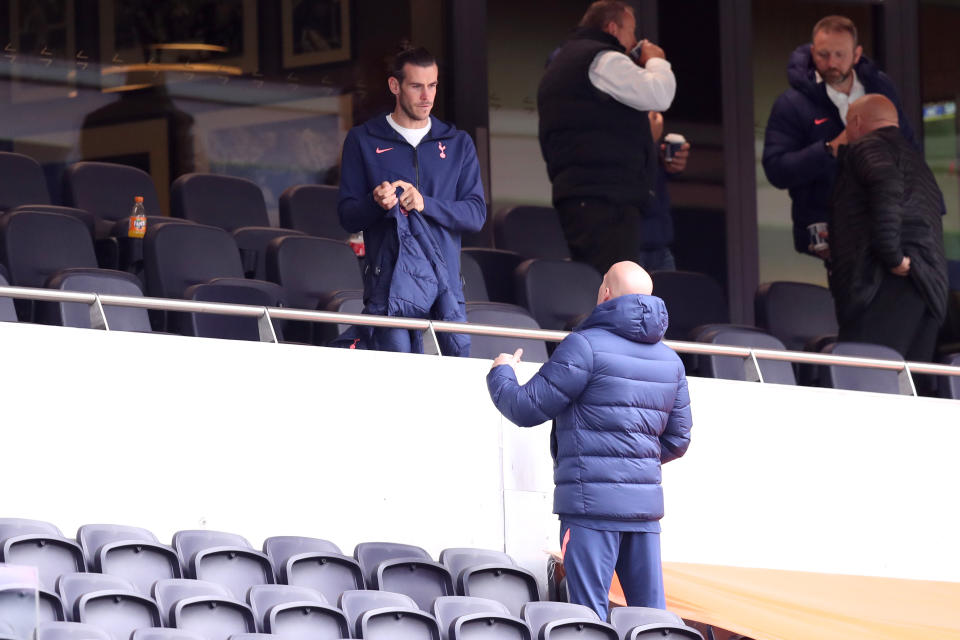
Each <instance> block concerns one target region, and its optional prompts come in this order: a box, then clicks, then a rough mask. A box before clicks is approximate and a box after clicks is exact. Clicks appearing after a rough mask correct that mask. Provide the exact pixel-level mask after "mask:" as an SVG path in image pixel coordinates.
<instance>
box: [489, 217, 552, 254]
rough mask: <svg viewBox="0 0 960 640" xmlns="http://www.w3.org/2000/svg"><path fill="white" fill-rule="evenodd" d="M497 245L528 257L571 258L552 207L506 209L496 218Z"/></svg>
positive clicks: (494, 226)
mask: <svg viewBox="0 0 960 640" xmlns="http://www.w3.org/2000/svg"><path fill="white" fill-rule="evenodd" d="M493 237H494V246H496V248H497V249H505V250H507V251H515V252H517V253H519V254H520V255H522V256H524V257H525V258H543V259H546V260H569V259H570V248H569V247H568V246H567V240H566V238H565V237H564V235H563V227H561V226H560V218H559V216H558V215H557V212H556V210H555V209H553V208H552V207H533V206H519V207H511V208H509V209H503V210H501V211H498V212H497V213H496V214H494V218H493Z"/></svg>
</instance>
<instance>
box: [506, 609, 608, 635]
mask: <svg viewBox="0 0 960 640" xmlns="http://www.w3.org/2000/svg"><path fill="white" fill-rule="evenodd" d="M523 618H524V620H526V621H527V624H529V625H530V631H531V632H532V633H533V637H534V638H537V637H542V636H541V635H540V634H541V631H542V630H543V627H544V625H546V624H547V623H548V622H553V621H554V620H567V619H572V620H587V621H590V622H599V621H600V618H599V617H598V616H597V612H596V611H594V610H593V609H591V608H590V607H586V606H584V605H582V604H573V603H571V602H530V603H528V604H526V605H524V607H523Z"/></svg>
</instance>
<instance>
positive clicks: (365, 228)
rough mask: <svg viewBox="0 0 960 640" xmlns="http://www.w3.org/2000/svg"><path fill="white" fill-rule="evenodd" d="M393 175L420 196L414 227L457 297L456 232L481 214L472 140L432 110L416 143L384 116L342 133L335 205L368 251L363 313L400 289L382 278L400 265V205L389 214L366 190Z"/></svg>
mask: <svg viewBox="0 0 960 640" xmlns="http://www.w3.org/2000/svg"><path fill="white" fill-rule="evenodd" d="M395 180H404V181H406V182H409V183H410V184H412V185H414V186H415V187H417V189H418V190H419V191H420V193H421V195H423V202H424V206H423V218H422V220H423V222H424V225H422V227H423V228H422V229H420V232H422V233H429V234H431V235H432V242H431V243H430V246H432V247H435V248H436V249H437V251H438V252H439V256H438V259H437V260H436V262H435V264H437V265H444V266H445V267H446V269H447V274H446V278H445V280H446V283H447V284H448V286H449V290H448V293H449V294H450V295H452V296H453V297H454V298H455V299H456V301H458V302H460V303H462V302H463V286H462V283H461V280H460V235H461V234H462V233H464V232H468V231H478V230H479V229H480V228H481V227H482V226H483V222H484V219H485V218H486V213H487V207H486V203H485V201H484V196H483V184H482V182H481V180H480V164H479V162H478V161H477V152H476V148H475V147H474V145H473V140H471V139H470V136H469V135H467V134H466V132H464V131H460V130H458V129H457V128H455V127H454V126H452V125H450V124H447V123H445V122H442V121H440V120H438V119H436V118H434V117H433V116H431V117H430V132H429V133H428V134H427V135H426V136H425V137H424V138H423V140H422V141H421V142H420V144H419V145H418V146H417V147H416V148H414V147H412V146H411V145H410V144H409V143H408V142H407V141H406V140H404V139H403V137H402V136H401V135H400V134H399V133H397V132H396V131H395V130H394V129H393V128H392V127H391V126H390V125H389V124H388V123H387V120H386V114H382V115H380V116H378V117H375V118H373V119H371V120H369V121H367V122H366V123H364V124H362V125H359V126H357V127H354V128H353V129H351V130H350V132H349V133H348V134H347V138H346V140H345V141H344V143H343V157H342V160H341V174H340V199H339V203H338V206H337V212H338V214H339V216H340V224H341V225H343V228H344V229H346V230H347V231H349V232H351V233H356V232H358V231H362V232H363V239H364V243H365V245H366V250H367V267H366V269H365V271H364V276H363V286H364V296H363V297H364V308H365V311H367V312H368V313H378V314H379V313H385V309H386V308H387V304H388V301H387V296H388V295H394V296H397V295H400V296H402V295H403V294H404V292H403V291H397V290H396V288H394V290H393V291H391V289H390V283H389V282H383V280H384V279H385V278H386V279H389V278H392V275H393V273H394V272H395V267H397V266H398V265H396V261H397V256H398V244H397V237H398V230H397V222H396V216H397V215H402V212H401V211H400V209H399V204H398V205H396V207H395V211H392V212H390V213H391V215H387V214H388V212H387V211H384V210H383V209H382V208H381V207H380V206H379V205H378V204H377V203H376V202H374V200H373V196H372V195H371V192H372V191H373V189H374V188H375V187H376V186H378V185H379V184H380V183H382V182H384V181H386V182H393V181H395ZM398 193H399V191H398ZM408 266H410V265H408ZM420 266H423V265H418V266H417V268H419V267H420ZM400 268H403V266H402V265H400ZM411 282H413V280H411ZM463 319H464V320H465V317H464V318H463Z"/></svg>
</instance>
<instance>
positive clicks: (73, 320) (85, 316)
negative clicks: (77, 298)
mask: <svg viewBox="0 0 960 640" xmlns="http://www.w3.org/2000/svg"><path fill="white" fill-rule="evenodd" d="M46 284H47V288H48V289H58V290H60V291H79V292H84V293H99V294H103V295H116V296H127V297H131V298H141V297H143V291H141V289H140V280H139V278H137V277H136V276H135V275H133V274H132V273H127V272H125V271H111V270H107V269H67V270H65V271H61V272H59V273H57V274H56V275H54V276H53V277H51V278H50V279H49V280H47V283H46ZM103 310H104V313H105V314H106V316H107V324H108V325H109V327H110V330H111V331H150V330H151V329H150V316H149V314H148V312H147V310H146V309H138V308H136V307H117V306H108V305H104V307H103ZM38 312H42V313H44V314H52V317H50V318H47V320H49V322H48V324H57V325H60V326H63V327H79V328H82V329H89V328H90V305H88V304H86V303H82V302H57V303H54V304H52V305H46V306H44V307H41V308H40V309H38ZM40 321H41V322H46V320H44V319H41V320H40Z"/></svg>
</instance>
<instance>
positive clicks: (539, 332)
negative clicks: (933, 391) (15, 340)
mask: <svg viewBox="0 0 960 640" xmlns="http://www.w3.org/2000/svg"><path fill="white" fill-rule="evenodd" d="M0 297H4V298H16V299H25V300H40V301H49V302H77V303H83V304H88V305H90V306H91V319H92V322H91V325H92V326H93V327H95V328H100V329H104V330H109V326H108V325H107V320H106V315H105V314H104V313H103V307H104V306H112V307H134V308H141V309H152V310H157V311H178V312H186V313H216V314H222V315H229V316H242V317H251V318H258V319H259V320H260V335H261V339H262V340H264V341H266V342H276V341H277V339H276V335H275V334H274V331H273V319H279V320H301V321H307V322H321V323H336V324H350V325H364V326H373V327H392V328H395V329H414V330H419V331H426V332H428V333H433V337H434V339H435V336H436V332H440V333H466V334H473V335H486V336H500V337H507V338H518V339H520V338H525V339H532V340H546V341H550V342H559V341H560V340H563V339H564V338H565V337H566V336H567V335H568V334H569V332H568V331H551V330H546V329H520V328H512V327H499V326H494V325H482V324H469V323H461V322H444V321H437V320H425V319H420V318H398V317H392V316H373V315H366V314H356V313H339V312H335V311H313V310H308V309H292V308H288V307H258V306H253V305H245V304H232V303H227V302H197V301H194V300H172V299H169V298H148V297H130V296H117V295H109V294H103V295H100V294H95V293H80V292H75V291H58V290H54V289H37V288H31V287H12V286H6V287H2V286H0ZM664 344H665V345H667V346H668V347H670V348H672V349H673V350H674V351H677V352H679V353H691V354H700V355H715V356H732V357H740V358H743V359H744V367H745V371H746V373H747V379H748V380H756V381H760V382H762V381H763V375H762V373H761V372H760V368H759V364H758V363H757V360H778V361H785V362H797V363H801V364H834V365H841V366H853V367H862V368H868V369H881V370H886V371H897V372H898V373H900V375H901V389H902V391H903V392H904V393H909V394H911V395H916V391H915V390H914V388H913V379H912V374H913V373H921V374H929V375H945V376H960V367H956V366H951V365H945V364H934V363H929V362H904V361H902V360H878V359H875V358H862V357H854V356H837V355H832V354H826V353H813V352H806V351H777V350H772V349H753V348H750V347H735V346H728V345H717V344H706V343H702V342H685V341H680V340H664Z"/></svg>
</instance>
